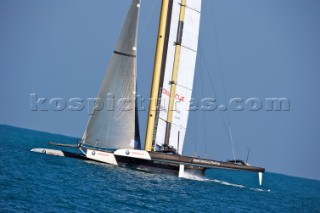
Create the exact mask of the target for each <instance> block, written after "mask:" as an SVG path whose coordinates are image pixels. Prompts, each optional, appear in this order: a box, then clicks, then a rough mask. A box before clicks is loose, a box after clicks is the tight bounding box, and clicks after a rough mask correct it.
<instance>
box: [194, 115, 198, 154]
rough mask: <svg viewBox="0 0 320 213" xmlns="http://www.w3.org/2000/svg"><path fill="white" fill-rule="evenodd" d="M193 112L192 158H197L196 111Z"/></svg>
mask: <svg viewBox="0 0 320 213" xmlns="http://www.w3.org/2000/svg"><path fill="white" fill-rule="evenodd" d="M193 112H194V129H195V133H194V156H195V157H198V153H197V111H193Z"/></svg>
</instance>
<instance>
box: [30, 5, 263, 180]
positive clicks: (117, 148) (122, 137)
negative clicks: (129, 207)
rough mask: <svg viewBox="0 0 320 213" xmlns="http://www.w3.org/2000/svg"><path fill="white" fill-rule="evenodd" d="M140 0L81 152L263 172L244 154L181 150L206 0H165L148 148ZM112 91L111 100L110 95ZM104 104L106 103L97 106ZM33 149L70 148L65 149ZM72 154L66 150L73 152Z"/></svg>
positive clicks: (128, 162) (153, 166)
mask: <svg viewBox="0 0 320 213" xmlns="http://www.w3.org/2000/svg"><path fill="white" fill-rule="evenodd" d="M139 10H140V0H132V3H131V6H130V9H129V12H128V14H127V17H126V20H125V23H124V25H123V28H122V31H121V34H120V37H119V40H118V42H117V45H116V48H115V50H114V51H113V55H112V58H111V61H110V64H109V67H108V70H107V72H106V74H105V76H104V79H103V82H102V85H101V87H100V91H99V93H98V96H97V100H98V101H97V103H96V105H100V106H103V107H102V108H99V107H94V108H93V112H92V113H91V116H90V118H89V121H88V124H87V127H86V130H85V132H84V134H83V137H82V139H81V141H80V142H79V144H77V145H65V144H60V143H51V144H53V145H56V146H64V147H68V148H76V149H78V150H80V151H81V153H83V154H81V155H79V156H80V158H84V159H90V160H95V161H99V162H103V163H107V164H112V165H116V166H122V167H129V168H134V169H139V170H145V171H152V172H166V173H173V174H177V175H178V176H179V177H185V176H186V174H187V173H193V174H196V175H204V173H205V170H206V169H211V168H221V169H233V170H244V171H251V172H258V173H259V180H260V184H261V181H262V173H263V172H264V171H265V169H264V168H260V167H254V166H250V165H249V164H247V163H245V162H244V161H241V160H233V161H227V162H222V161H216V160H210V159H203V158H198V157H190V156H184V155H182V151H183V147H184V141H185V134H186V131H187V123H188V116H189V104H190V100H191V96H192V90H193V82H194V73H195V63H196V57H197V49H198V37H199V28H200V15H201V0H163V1H162V6H161V12H160V22H159V29H158V39H157V47H156V54H155V62H154V71H153V80H152V86H151V95H150V105H149V113H148V125H147V129H146V139H145V146H144V150H141V143H140V134H139V131H140V129H139V122H138V113H137V109H136V93H137V92H136V81H137V79H136V76H137V75H136V64H137V53H136V52H137V27H138V17H139ZM110 99H112V101H110ZM97 108H99V110H97ZM32 151H35V152H40V153H46V154H53V155H59V156H67V155H66V154H65V153H68V152H64V151H60V150H49V149H41V148H37V149H33V150H32ZM73 156H74V155H70V154H69V156H67V157H73Z"/></svg>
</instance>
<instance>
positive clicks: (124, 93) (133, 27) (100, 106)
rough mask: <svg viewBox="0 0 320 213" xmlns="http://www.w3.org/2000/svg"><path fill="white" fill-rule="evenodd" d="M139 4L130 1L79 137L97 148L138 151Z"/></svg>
mask: <svg viewBox="0 0 320 213" xmlns="http://www.w3.org/2000/svg"><path fill="white" fill-rule="evenodd" d="M139 9H140V0H133V1H132V3H131V6H130V9H129V12H128V14H127V18H126V20H125V23H124V25H123V28H122V31H121V34H120V37H119V40H118V43H117V45H116V49H115V51H114V53H113V55H112V58H111V61H110V64H109V67H108V69H107V72H106V74H105V76H104V79H103V83H102V85H101V87H100V91H99V93H98V97H97V101H96V105H95V107H94V109H93V111H92V114H91V116H90V119H89V121H88V124H87V128H86V130H85V133H84V135H83V138H82V139H83V144H87V145H90V146H94V147H97V148H107V149H119V148H139V149H140V138H139V132H138V131H139V130H138V120H137V112H136V109H135V105H136V102H135V96H136V49H137V27H138V16H139Z"/></svg>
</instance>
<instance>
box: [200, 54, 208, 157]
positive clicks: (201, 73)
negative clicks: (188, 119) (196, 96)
mask: <svg viewBox="0 0 320 213" xmlns="http://www.w3.org/2000/svg"><path fill="white" fill-rule="evenodd" d="M201 59H202V57H201V55H200V62H201ZM200 78H201V96H202V98H203V97H204V92H203V68H202V63H200ZM202 115H203V125H204V128H203V135H204V153H205V157H206V158H208V150H207V136H206V116H205V114H204V112H202Z"/></svg>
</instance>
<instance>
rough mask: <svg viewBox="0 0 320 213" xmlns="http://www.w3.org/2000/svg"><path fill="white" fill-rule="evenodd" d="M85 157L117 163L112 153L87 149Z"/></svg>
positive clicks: (112, 163)
mask: <svg viewBox="0 0 320 213" xmlns="http://www.w3.org/2000/svg"><path fill="white" fill-rule="evenodd" d="M86 157H87V158H89V159H91V160H95V161H100V162H103V163H107V164H111V165H116V166H117V165H118V163H117V160H116V158H115V157H114V154H113V153H110V152H103V151H97V150H92V149H87V153H86Z"/></svg>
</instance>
